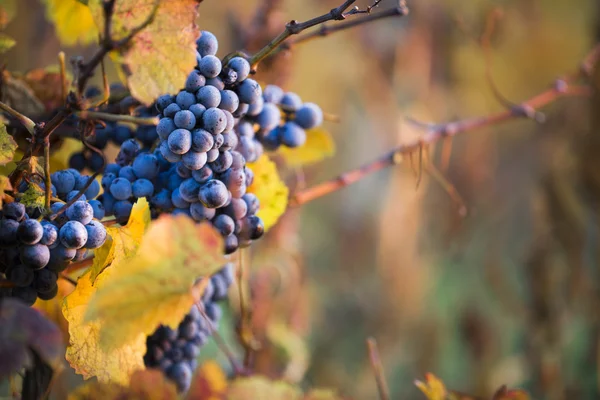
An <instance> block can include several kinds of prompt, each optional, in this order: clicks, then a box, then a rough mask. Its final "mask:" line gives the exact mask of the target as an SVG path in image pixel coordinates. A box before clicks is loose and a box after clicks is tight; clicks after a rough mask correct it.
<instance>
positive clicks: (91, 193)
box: [83, 177, 100, 199]
mask: <svg viewBox="0 0 600 400" xmlns="http://www.w3.org/2000/svg"><path fill="white" fill-rule="evenodd" d="M87 178H89V177H86V179H87ZM99 194H100V183H98V181H97V180H96V179H94V180H93V181H92V183H91V184H90V187H88V188H87V189H86V190H85V192H84V193H83V195H84V196H85V197H86V198H87V199H94V198H96V196H98V195H99Z"/></svg>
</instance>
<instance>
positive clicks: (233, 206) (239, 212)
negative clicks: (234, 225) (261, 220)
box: [217, 195, 248, 229]
mask: <svg viewBox="0 0 600 400" xmlns="http://www.w3.org/2000/svg"><path fill="white" fill-rule="evenodd" d="M244 196H245V195H244ZM244 196H242V198H241V199H235V198H234V199H231V203H229V205H228V206H227V207H224V208H223V212H224V213H225V214H227V215H229V216H230V217H231V218H233V219H234V220H238V219H242V218H244V217H245V216H246V214H247V212H248V204H247V203H246V202H245V201H244V200H243V197H244ZM217 229H218V228H217Z"/></svg>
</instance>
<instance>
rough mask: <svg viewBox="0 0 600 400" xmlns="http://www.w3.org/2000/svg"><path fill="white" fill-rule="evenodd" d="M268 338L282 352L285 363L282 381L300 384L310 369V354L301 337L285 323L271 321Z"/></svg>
mask: <svg viewBox="0 0 600 400" xmlns="http://www.w3.org/2000/svg"><path fill="white" fill-rule="evenodd" d="M267 337H268V338H269V340H270V341H271V343H273V345H274V346H275V347H276V348H277V349H278V350H281V353H282V356H283V357H282V358H284V360H283V361H284V362H285V365H286V366H285V370H284V371H283V374H282V379H285V380H286V381H288V382H300V381H301V380H302V378H303V377H304V373H305V372H306V369H307V368H308V362H309V353H308V349H307V348H306V343H305V342H304V340H302V338H301V337H300V335H298V334H297V333H296V332H294V331H292V330H291V329H290V327H289V325H287V324H285V323H283V321H276V320H275V321H271V322H269V325H268V326H267Z"/></svg>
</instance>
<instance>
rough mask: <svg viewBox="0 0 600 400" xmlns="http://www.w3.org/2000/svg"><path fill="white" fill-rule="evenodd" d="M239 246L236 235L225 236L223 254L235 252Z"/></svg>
mask: <svg viewBox="0 0 600 400" xmlns="http://www.w3.org/2000/svg"><path fill="white" fill-rule="evenodd" d="M239 247H240V245H239V241H238V238H237V236H235V235H229V236H227V237H226V238H225V254H231V253H235V251H236V250H237V249H238V248H239Z"/></svg>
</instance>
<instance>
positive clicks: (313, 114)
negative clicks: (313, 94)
mask: <svg viewBox="0 0 600 400" xmlns="http://www.w3.org/2000/svg"><path fill="white" fill-rule="evenodd" d="M294 122H296V123H297V124H298V125H300V126H301V127H302V128H304V129H312V128H316V127H317V126H319V125H321V124H322V123H323V111H322V110H321V107H319V106H318V105H316V104H314V103H305V104H304V105H303V106H302V107H301V108H300V109H299V110H298V111H296V115H295V117H294Z"/></svg>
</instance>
